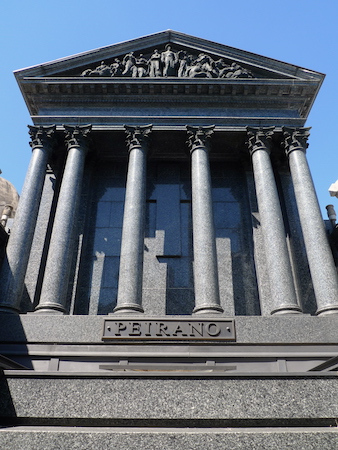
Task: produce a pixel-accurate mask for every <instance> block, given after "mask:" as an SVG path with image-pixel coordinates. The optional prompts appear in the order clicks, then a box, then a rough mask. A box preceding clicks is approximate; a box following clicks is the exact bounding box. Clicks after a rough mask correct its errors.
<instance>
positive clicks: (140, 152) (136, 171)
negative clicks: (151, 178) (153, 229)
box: [114, 125, 152, 314]
mask: <svg viewBox="0 0 338 450" xmlns="http://www.w3.org/2000/svg"><path fill="white" fill-rule="evenodd" d="M125 129H126V133H127V145H128V150H129V163H128V174H127V184H126V197H125V202H124V215H123V226H122V242H121V256H120V270H119V284H118V294H117V305H116V307H115V309H114V312H116V313H120V314H121V313H143V308H142V278H143V253H144V226H145V207H146V164H147V150H148V145H147V144H148V139H149V134H150V133H151V129H152V126H151V125H147V126H140V127H138V126H136V127H129V126H126V127H125Z"/></svg>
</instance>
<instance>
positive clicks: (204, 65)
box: [16, 30, 323, 81]
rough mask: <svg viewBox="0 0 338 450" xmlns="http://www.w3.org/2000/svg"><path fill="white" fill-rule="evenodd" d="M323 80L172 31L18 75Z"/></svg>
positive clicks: (115, 45) (265, 59) (237, 50)
mask: <svg viewBox="0 0 338 450" xmlns="http://www.w3.org/2000/svg"><path fill="white" fill-rule="evenodd" d="M84 76H85V77H103V78H121V77H122V78H128V77H129V78H161V77H178V78H220V79H228V80H230V79H238V78H248V79H252V78H253V79H262V78H263V79H264V78H265V79H297V80H312V81H314V80H318V81H319V80H320V79H322V78H323V75H322V74H319V73H317V72H314V71H311V70H307V69H303V68H300V67H298V66H294V65H292V64H287V63H283V62H280V61H277V60H274V59H271V58H266V57H263V56H259V55H256V54H253V53H249V52H246V51H243V50H239V49H235V48H233V47H228V46H226V45H222V44H217V43H214V42H211V41H207V40H204V39H200V38H197V37H194V36H189V35H186V34H183V33H179V32H176V31H172V30H167V31H163V32H160V33H156V34H153V35H149V36H145V37H141V38H138V39H133V40H130V41H127V42H122V43H118V44H114V45H110V46H107V47H102V48H99V49H96V50H92V51H89V52H85V53H81V54H77V55H73V56H69V57H66V58H62V59H59V60H56V61H52V62H48V63H44V64H41V65H38V66H33V67H30V68H27V69H23V70H19V71H17V72H16V77H17V78H18V79H20V78H22V77H67V78H68V77H84Z"/></svg>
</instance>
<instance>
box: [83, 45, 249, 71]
mask: <svg viewBox="0 0 338 450" xmlns="http://www.w3.org/2000/svg"><path fill="white" fill-rule="evenodd" d="M81 76H83V77H133V78H142V77H148V76H149V77H168V76H169V77H170V76H172V77H173V76H176V77H179V78H184V77H188V78H253V75H252V73H251V72H249V71H248V70H247V69H245V68H244V67H242V66H240V65H239V64H237V63H236V62H233V63H232V64H231V65H229V64H227V63H226V61H225V60H224V59H223V58H220V59H218V60H216V61H215V60H214V59H213V58H212V57H211V56H210V55H208V54H206V53H199V55H198V56H197V57H196V56H193V55H191V54H189V53H187V52H186V51H185V50H179V51H177V52H175V51H174V50H173V49H172V46H171V45H170V44H167V45H166V46H165V51H163V52H162V53H160V52H159V50H158V49H155V50H154V51H153V53H152V54H151V55H150V56H149V57H144V55H143V54H140V55H139V56H138V57H137V56H135V55H134V52H130V53H127V54H126V55H124V57H123V59H122V61H121V60H120V59H119V58H115V59H114V62H113V63H112V64H110V66H108V65H107V64H105V62H104V61H102V62H101V64H100V65H99V66H98V67H96V68H95V69H94V70H92V69H86V70H84V71H83V72H82V73H81Z"/></svg>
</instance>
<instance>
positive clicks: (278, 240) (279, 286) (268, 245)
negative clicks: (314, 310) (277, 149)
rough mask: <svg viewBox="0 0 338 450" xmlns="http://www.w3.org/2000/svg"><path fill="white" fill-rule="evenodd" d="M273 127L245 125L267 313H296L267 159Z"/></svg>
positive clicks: (295, 300)
mask: <svg viewBox="0 0 338 450" xmlns="http://www.w3.org/2000/svg"><path fill="white" fill-rule="evenodd" d="M273 129H274V127H269V128H247V133H248V138H249V141H248V146H249V152H250V155H251V158H252V165H253V173H254V178H255V186H256V196H257V203H258V210H259V217H260V222H261V226H262V233H263V239H264V249H265V255H266V260H267V266H268V273H269V280H270V291H271V298H272V302H273V303H272V307H270V313H271V314H290V313H299V312H300V311H301V310H300V308H299V305H298V303H297V298H296V292H295V286H294V281H293V276H292V270H291V263H290V258H289V252H288V248H287V244H286V233H285V228H284V222H283V216H282V211H281V207H280V202H279V197H278V192H277V187H276V182H275V177H274V174H273V170H272V165H271V160H270V142H271V137H272V135H273Z"/></svg>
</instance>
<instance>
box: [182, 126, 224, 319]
mask: <svg viewBox="0 0 338 450" xmlns="http://www.w3.org/2000/svg"><path fill="white" fill-rule="evenodd" d="M213 129H214V126H211V127H199V128H197V127H189V126H187V131H188V145H189V149H190V153H191V182H192V224H193V252H194V286H195V308H194V313H196V314H202V313H205V314H206V313H220V312H223V309H222V308H221V306H220V296H219V283H218V267H217V252H216V240H215V227H214V216H213V208H212V196H211V177H210V165H209V150H208V141H209V139H210V137H211V135H212V133H213Z"/></svg>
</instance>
